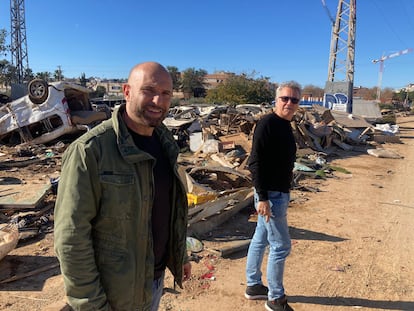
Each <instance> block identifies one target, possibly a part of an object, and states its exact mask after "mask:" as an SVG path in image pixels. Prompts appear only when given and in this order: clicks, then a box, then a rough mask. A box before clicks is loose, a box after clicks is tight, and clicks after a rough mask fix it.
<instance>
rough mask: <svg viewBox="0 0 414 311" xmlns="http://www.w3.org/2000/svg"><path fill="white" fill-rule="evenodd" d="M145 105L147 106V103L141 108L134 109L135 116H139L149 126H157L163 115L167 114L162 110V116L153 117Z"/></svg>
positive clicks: (163, 117)
mask: <svg viewBox="0 0 414 311" xmlns="http://www.w3.org/2000/svg"><path fill="white" fill-rule="evenodd" d="M146 107H148V105H147V106H144V107H142V108H138V109H137V111H136V116H137V117H138V118H140V119H141V120H142V121H143V122H144V123H145V124H146V125H147V126H150V127H157V126H159V125H160V124H161V123H162V121H164V119H165V117H166V116H167V113H166V112H165V111H163V113H162V116H160V117H158V118H154V117H152V116H151V115H150V113H149V112H148V111H147V110H146Z"/></svg>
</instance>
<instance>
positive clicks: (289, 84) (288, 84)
mask: <svg viewBox="0 0 414 311" xmlns="http://www.w3.org/2000/svg"><path fill="white" fill-rule="evenodd" d="M285 87H287V88H290V89H293V90H295V91H296V92H298V94H299V99H300V98H301V96H302V86H301V85H300V84H299V83H297V82H296V81H287V82H283V83H281V84H279V86H278V88H277V89H276V98H278V97H279V94H280V91H282V89H284V88H285Z"/></svg>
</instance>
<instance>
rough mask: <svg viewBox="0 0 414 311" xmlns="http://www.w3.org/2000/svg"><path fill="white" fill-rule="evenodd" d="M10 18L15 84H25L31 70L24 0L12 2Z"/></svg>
mask: <svg viewBox="0 0 414 311" xmlns="http://www.w3.org/2000/svg"><path fill="white" fill-rule="evenodd" d="M10 17H11V56H12V65H14V66H15V67H16V80H17V81H15V82H16V83H23V79H24V76H25V73H26V70H27V69H28V68H29V59H28V56H27V40H26V22H25V13H24V0H10Z"/></svg>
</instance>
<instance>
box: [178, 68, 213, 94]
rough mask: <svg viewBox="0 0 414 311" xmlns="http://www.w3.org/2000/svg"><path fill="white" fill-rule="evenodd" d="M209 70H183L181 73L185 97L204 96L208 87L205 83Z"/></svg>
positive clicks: (182, 89)
mask: <svg viewBox="0 0 414 311" xmlns="http://www.w3.org/2000/svg"><path fill="white" fill-rule="evenodd" d="M206 74H207V71H206V70H204V69H198V70H196V69H195V68H188V69H186V70H184V71H183V73H182V75H181V87H180V89H181V91H182V92H183V93H184V98H185V99H189V98H191V97H204V96H205V94H206V88H205V85H204V77H205V76H206Z"/></svg>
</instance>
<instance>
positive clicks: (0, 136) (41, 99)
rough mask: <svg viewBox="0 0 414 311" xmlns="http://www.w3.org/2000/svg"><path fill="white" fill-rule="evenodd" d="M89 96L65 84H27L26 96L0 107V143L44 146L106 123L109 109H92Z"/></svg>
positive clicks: (83, 90) (82, 88)
mask: <svg viewBox="0 0 414 311" xmlns="http://www.w3.org/2000/svg"><path fill="white" fill-rule="evenodd" d="M89 93H90V90H89V89H87V88H85V87H83V86H80V85H77V84H75V83H70V82H66V81H60V82H52V83H47V82H46V81H44V80H40V79H34V80H32V81H30V83H29V84H28V94H27V95H25V96H23V97H20V98H18V99H16V100H14V101H11V102H8V103H5V104H3V105H2V106H1V107H0V143H2V144H11V145H15V144H20V143H32V144H42V143H47V142H50V141H52V140H54V139H56V138H58V137H60V136H62V135H65V134H72V133H76V132H78V131H86V130H88V129H89V128H91V127H93V126H94V125H96V124H97V123H99V122H101V121H103V120H105V119H108V118H109V117H110V115H111V109H110V108H109V107H108V106H106V107H105V106H103V105H99V106H98V107H99V108H96V107H92V105H91V103H90V101H89Z"/></svg>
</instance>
